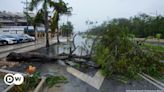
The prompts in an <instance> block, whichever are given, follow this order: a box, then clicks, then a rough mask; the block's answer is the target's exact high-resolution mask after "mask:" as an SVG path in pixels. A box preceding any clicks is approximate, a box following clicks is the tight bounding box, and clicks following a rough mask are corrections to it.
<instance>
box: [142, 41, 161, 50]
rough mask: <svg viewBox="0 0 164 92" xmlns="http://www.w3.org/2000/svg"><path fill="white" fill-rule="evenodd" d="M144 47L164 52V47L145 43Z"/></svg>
mask: <svg viewBox="0 0 164 92" xmlns="http://www.w3.org/2000/svg"><path fill="white" fill-rule="evenodd" d="M144 45H145V46H146V47H148V48H150V49H153V50H156V51H162V52H164V46H158V45H152V44H150V43H145V44H144Z"/></svg>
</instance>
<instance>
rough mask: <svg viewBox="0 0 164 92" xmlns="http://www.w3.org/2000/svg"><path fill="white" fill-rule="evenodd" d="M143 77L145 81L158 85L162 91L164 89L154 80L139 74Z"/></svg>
mask: <svg viewBox="0 0 164 92" xmlns="http://www.w3.org/2000/svg"><path fill="white" fill-rule="evenodd" d="M139 75H140V76H141V77H142V78H143V79H145V80H146V81H148V82H150V83H151V84H153V85H154V86H156V87H158V88H159V89H161V90H162V91H164V88H163V87H162V86H160V85H159V84H157V83H155V82H154V81H152V80H150V79H148V78H147V77H146V76H144V75H142V74H139Z"/></svg>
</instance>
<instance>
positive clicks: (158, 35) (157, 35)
mask: <svg viewBox="0 0 164 92" xmlns="http://www.w3.org/2000/svg"><path fill="white" fill-rule="evenodd" d="M156 38H157V39H158V46H159V41H160V38H161V34H156Z"/></svg>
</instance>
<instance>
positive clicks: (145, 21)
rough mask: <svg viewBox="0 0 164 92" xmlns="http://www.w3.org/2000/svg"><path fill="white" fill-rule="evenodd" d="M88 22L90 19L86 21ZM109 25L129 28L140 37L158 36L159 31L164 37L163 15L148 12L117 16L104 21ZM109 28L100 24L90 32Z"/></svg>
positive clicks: (98, 32) (99, 31) (96, 32)
mask: <svg viewBox="0 0 164 92" xmlns="http://www.w3.org/2000/svg"><path fill="white" fill-rule="evenodd" d="M86 23H88V21H87V22H86ZM104 23H105V24H106V25H108V26H111V27H112V26H116V27H123V28H127V29H128V30H129V32H130V33H132V34H134V35H135V37H138V38H146V37H148V36H154V37H155V36H156V34H157V33H160V34H161V38H164V26H163V25H164V17H163V16H160V15H159V16H150V15H147V14H140V15H136V16H134V17H131V18H129V19H126V18H116V19H112V20H110V21H106V22H104ZM106 29H107V26H104V25H100V26H97V27H93V28H92V29H90V33H94V34H100V33H102V32H103V31H104V30H106Z"/></svg>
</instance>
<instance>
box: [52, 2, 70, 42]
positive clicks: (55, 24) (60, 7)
mask: <svg viewBox="0 0 164 92" xmlns="http://www.w3.org/2000/svg"><path fill="white" fill-rule="evenodd" d="M50 7H51V8H53V9H54V10H53V17H52V19H51V25H50V28H51V31H55V30H56V29H57V42H58V43H59V42H60V41H59V20H60V16H61V15H71V10H72V7H68V3H65V2H64V1H63V0H59V1H58V2H50Z"/></svg>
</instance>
